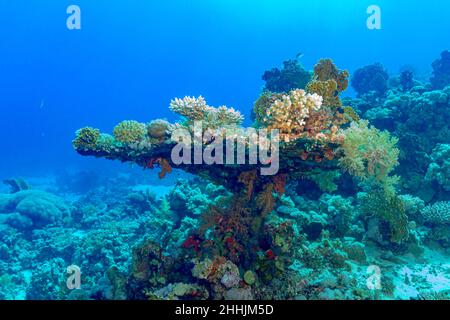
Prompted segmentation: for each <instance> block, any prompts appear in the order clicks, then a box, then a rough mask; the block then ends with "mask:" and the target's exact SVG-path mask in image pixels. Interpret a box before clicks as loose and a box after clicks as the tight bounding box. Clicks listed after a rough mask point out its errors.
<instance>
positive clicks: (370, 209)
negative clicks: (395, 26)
mask: <svg viewBox="0 0 450 320" xmlns="http://www.w3.org/2000/svg"><path fill="white" fill-rule="evenodd" d="M374 74H375V75H374ZM386 75H387V74H385V73H384V69H383V68H382V67H380V66H371V67H368V68H364V69H362V70H360V72H359V74H358V77H362V78H361V83H358V84H360V85H361V88H362V89H361V90H362V91H361V92H360V93H359V96H358V98H357V99H349V98H348V99H341V94H342V92H343V91H344V90H345V89H346V88H347V86H348V76H349V74H348V72H346V71H342V70H339V69H338V68H337V67H336V66H335V65H334V64H333V62H332V61H331V60H330V59H323V60H320V61H319V62H318V63H317V65H316V66H315V68H314V71H313V72H308V71H305V70H304V69H303V68H302V67H301V66H300V65H299V63H298V61H291V62H288V63H285V64H284V68H283V69H282V70H278V69H274V70H271V71H269V72H267V73H266V74H265V77H267V82H266V88H265V90H264V92H263V93H262V94H261V96H260V97H259V99H258V100H257V101H256V102H255V105H254V108H253V116H254V122H255V123H254V124H253V126H252V127H250V128H243V127H241V125H242V122H243V117H242V115H241V114H240V113H239V112H238V111H236V110H234V109H232V108H227V107H219V108H214V107H211V106H208V105H207V103H206V101H205V100H204V99H203V98H202V97H199V98H191V97H186V98H184V99H175V100H173V101H172V102H171V104H170V109H171V110H172V111H174V112H175V113H177V114H179V115H180V116H181V119H180V120H179V122H177V123H170V122H168V121H166V120H162V119H156V120H153V121H150V122H149V123H147V124H144V123H139V122H136V121H124V122H121V123H120V124H118V125H117V126H116V127H115V129H114V130H113V135H109V134H105V133H101V132H100V131H99V130H97V129H94V128H91V127H86V128H84V129H81V130H79V131H78V132H77V134H76V137H75V140H74V141H73V147H74V148H75V150H76V151H77V152H78V153H79V154H81V155H83V156H95V157H102V158H106V159H110V160H119V161H122V162H128V163H132V164H136V165H137V166H139V167H142V168H143V169H145V170H147V169H154V168H157V169H158V172H157V173H156V174H155V175H148V171H143V172H142V171H139V172H138V170H131V172H132V173H130V174H128V175H123V174H120V173H111V172H109V173H104V174H103V175H101V174H100V173H98V172H96V173H95V174H94V175H90V174H82V173H76V174H75V176H76V177H77V178H78V180H76V179H75V180H74V178H73V177H70V176H68V177H60V181H59V182H58V183H59V184H60V185H65V188H62V187H60V188H54V189H52V190H55V191H54V192H57V195H56V194H51V193H49V192H45V191H42V190H39V188H36V187H35V184H34V183H33V187H34V188H33V189H28V188H26V187H25V186H26V185H27V184H23V183H21V182H20V181H19V180H10V181H8V184H9V185H10V186H12V188H11V193H7V194H0V298H1V299H24V298H28V299H114V300H123V299H143V300H146V299H158V300H160V299H166V300H200V299H243V300H245V299H298V300H304V299H319V300H321V299H422V298H430V297H439V298H440V297H445V296H446V292H447V291H446V290H447V289H448V287H449V286H450V277H449V275H448V268H449V267H450V265H449V264H448V250H449V248H450V225H449V204H448V199H449V198H448V196H449V190H448V188H447V185H448V179H447V176H448V175H447V171H448V170H447V167H448V165H447V162H448V161H447V160H448V158H449V157H448V150H449V147H448V137H449V135H448V132H449V131H448V126H447V122H446V121H447V120H448V115H449V110H450V108H449V98H448V97H449V94H450V91H449V90H450V89H449V88H443V89H442V90H434V91H433V90H432V87H431V85H429V84H421V83H419V82H418V81H417V80H415V79H413V78H412V77H411V74H406V73H405V74H403V75H400V76H399V77H395V78H394V77H393V78H392V79H391V80H392V81H390V82H387V77H386ZM355 79H356V77H353V81H357V80H355ZM394 80H395V81H394ZM269 90H271V91H274V92H269ZM368 118H369V120H370V121H371V124H369V122H368V121H367V120H364V119H368ZM195 121H202V128H201V131H200V133H201V134H202V138H203V139H199V140H197V141H192V140H189V142H187V143H186V144H187V145H188V146H192V145H194V144H195V143H199V141H200V143H199V144H200V146H201V147H202V151H203V149H205V150H206V148H208V147H210V146H211V145H214V143H216V140H218V138H219V136H220V134H222V133H223V132H224V130H230V132H232V133H233V134H235V135H236V136H239V135H241V134H242V132H243V131H245V130H249V129H266V130H272V129H273V130H280V138H281V139H280V140H281V141H279V145H278V149H277V151H279V170H278V172H277V173H275V174H274V175H262V174H261V172H260V170H259V169H261V168H262V167H263V166H264V165H265V164H262V163H256V164H255V163H248V164H239V165H237V164H225V163H215V164H214V165H209V164H206V163H201V164H198V163H195V164H194V163H192V162H190V163H189V162H186V163H178V162H177V163H175V162H174V161H173V160H172V157H171V151H172V150H173V147H174V146H175V145H177V143H179V141H178V140H176V141H173V140H172V133H173V132H174V131H175V130H176V129H182V130H185V132H188V133H189V134H194V139H195V138H196V136H195V131H196V130H195V129H194V127H193V125H194V122H195ZM208 129H212V131H213V133H212V134H211V135H210V137H209V138H205V137H204V136H203V134H205V133H206V132H208V131H209V130H208ZM389 131H391V133H392V134H390V133H389ZM197 133H198V132H197ZM191 138H192V137H191ZM446 139H447V140H446ZM252 142H253V141H251V140H248V141H246V142H245V144H244V147H245V152H246V155H249V154H250V147H251V143H252ZM266 142H267V141H266V140H264V139H263V140H262V149H264V148H265V147H266V146H267V145H266V144H265V143H266ZM219 144H220V142H219ZM190 160H192V158H191V157H190ZM270 161H273V158H270V159H269V163H270ZM399 162H400V164H401V166H397V165H398V163H399ZM183 171H184V172H183ZM191 174H193V175H191ZM162 178H164V180H163V181H160V180H159V179H162ZM79 185H82V186H84V188H80V187H79ZM413 186H415V188H413ZM430 190H431V191H430ZM425 191H428V193H427V192H425ZM399 193H401V194H399ZM61 197H64V199H62V198H61ZM430 200H433V201H430ZM72 264H75V265H77V266H79V268H80V270H81V271H82V286H81V289H76V290H70V289H69V288H67V286H66V283H65V281H66V279H67V274H66V270H67V267H68V266H69V265H72ZM373 266H377V267H378V268H380V270H381V271H382V279H381V281H382V287H381V288H377V289H371V288H370V287H368V286H367V280H368V279H369V277H370V270H372V269H371V268H372V267H373Z"/></svg>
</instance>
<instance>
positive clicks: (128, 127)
mask: <svg viewBox="0 0 450 320" xmlns="http://www.w3.org/2000/svg"><path fill="white" fill-rule="evenodd" d="M113 133H114V137H115V138H116V140H117V141H119V142H123V143H129V144H131V143H139V142H141V141H143V140H144V139H145V137H146V135H147V128H146V126H145V124H143V123H139V122H137V121H133V120H126V121H122V122H120V123H119V124H118V125H117V126H116V127H115V128H114V131H113Z"/></svg>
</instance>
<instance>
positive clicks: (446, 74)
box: [430, 50, 450, 89]
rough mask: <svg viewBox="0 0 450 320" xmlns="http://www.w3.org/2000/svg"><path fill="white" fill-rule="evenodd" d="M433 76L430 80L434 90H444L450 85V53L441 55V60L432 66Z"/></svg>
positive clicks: (446, 52) (444, 52)
mask: <svg viewBox="0 0 450 320" xmlns="http://www.w3.org/2000/svg"><path fill="white" fill-rule="evenodd" d="M432 67H433V75H432V77H431V78H430V82H431V85H432V86H433V88H434V89H443V88H445V87H446V86H449V85H450V51H448V50H446V51H443V52H442V53H441V58H440V59H437V60H436V61H434V62H433V64H432Z"/></svg>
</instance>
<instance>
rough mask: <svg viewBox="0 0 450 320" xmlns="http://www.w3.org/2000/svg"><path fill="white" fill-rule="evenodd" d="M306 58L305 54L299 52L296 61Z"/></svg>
mask: <svg viewBox="0 0 450 320" xmlns="http://www.w3.org/2000/svg"><path fill="white" fill-rule="evenodd" d="M303 56H304V54H303V52H299V53H297V55H296V56H295V59H297V60H298V59H300V58H302V57H303Z"/></svg>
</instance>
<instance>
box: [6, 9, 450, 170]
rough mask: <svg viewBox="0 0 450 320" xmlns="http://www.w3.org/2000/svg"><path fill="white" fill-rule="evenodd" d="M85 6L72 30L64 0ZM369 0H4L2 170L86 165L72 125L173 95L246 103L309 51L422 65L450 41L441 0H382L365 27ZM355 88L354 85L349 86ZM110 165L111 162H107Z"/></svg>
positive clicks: (350, 60)
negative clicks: (284, 65) (274, 71)
mask: <svg viewBox="0 0 450 320" xmlns="http://www.w3.org/2000/svg"><path fill="white" fill-rule="evenodd" d="M71 4H76V5H79V6H80V8H81V9H82V29H81V30H72V31H71V30H68V29H67V27H66V19H67V17H68V15H67V14H66V9H67V7H68V6H69V5H71ZM371 4H372V1H365V0H361V1H359V0H358V1H352V0H344V1H332V0H324V1H297V0H284V1H276V2H274V1H269V0H263V1H238V0H232V1H229V0H223V1H222V0H219V1H207V0H200V1H194V2H192V1H170V2H163V3H161V2H156V1H146V0H136V1H133V2H132V3H128V2H127V3H125V2H123V1H106V0H105V1H103V0H99V1H95V2H92V1H58V2H57V3H56V2H55V1H51V0H48V1H47V0H45V1H37V0H32V1H26V0H18V1H14V2H11V1H2V2H1V3H0V21H1V23H2V29H1V41H0V45H1V59H0V70H1V72H0V97H1V103H0V105H1V109H0V112H1V116H0V121H1V122H0V134H1V136H2V137H5V138H3V139H1V140H0V143H1V145H0V150H2V151H1V152H2V156H1V157H0V164H1V165H0V168H1V169H0V171H1V175H2V176H4V175H5V174H6V175H11V174H15V175H23V174H28V175H29V174H34V173H36V172H43V173H46V172H51V171H52V170H54V169H55V168H64V167H66V166H68V165H74V166H89V165H95V164H93V163H94V162H95V161H93V160H92V159H88V160H84V159H80V157H78V156H77V155H76V154H75V153H74V152H73V150H72V147H71V144H70V141H71V140H72V139H73V135H74V132H75V130H76V129H78V128H80V127H82V126H86V125H95V126H97V127H99V128H100V129H102V130H107V131H110V130H112V127H113V126H114V125H115V124H116V123H117V122H119V121H120V120H122V119H136V120H139V121H147V120H149V119H152V118H154V117H167V118H168V119H173V115H172V114H171V113H170V112H169V110H168V104H169V102H170V100H171V99H173V98H174V97H184V96H185V95H195V96H198V95H203V96H204V97H205V98H207V99H208V101H209V103H210V104H211V105H222V104H224V105H227V106H233V107H235V108H237V109H239V110H242V112H243V114H244V115H245V116H246V117H247V118H249V113H250V109H251V107H252V105H253V102H254V101H255V100H256V99H257V97H258V95H259V92H260V90H261V88H262V86H263V81H262V80H261V75H262V74H263V72H264V71H265V70H267V69H270V68H272V67H273V66H278V65H280V64H281V62H282V61H284V60H286V59H289V58H293V57H295V55H296V54H297V53H299V52H302V53H304V57H303V58H302V63H303V64H304V65H305V67H307V68H309V69H310V68H312V66H313V65H314V64H315V63H316V61H317V60H318V59H319V58H322V57H331V58H333V60H334V61H335V62H336V64H337V65H339V66H342V68H345V69H348V70H350V71H354V70H355V69H356V68H358V67H360V66H363V65H367V64H370V63H374V62H382V63H383V64H384V65H385V66H386V68H387V69H388V70H389V71H390V72H392V73H396V72H398V70H399V68H400V67H401V66H402V65H406V64H410V65H414V66H415V67H416V68H417V69H418V70H420V71H421V72H423V73H426V72H429V71H430V70H431V67H430V63H431V61H433V60H434V59H435V58H436V57H437V56H438V55H439V53H440V52H441V51H442V50H444V49H445V47H446V46H448V43H449V40H450V39H449V35H448V32H447V30H448V29H449V27H450V22H449V21H450V19H449V15H450V13H449V10H446V9H445V6H446V5H447V4H445V3H443V2H442V1H427V2H424V1H419V0H417V1H416V0H415V1H406V0H404V1H403V0H400V1H395V2H394V1H383V0H380V1H377V3H376V4H378V5H379V6H380V7H381V8H382V10H383V11H382V30H375V31H372V30H368V29H367V27H366V19H367V17H368V15H367V14H366V9H367V7H368V6H369V5H371ZM348 94H350V92H349V93H348ZM102 165H104V164H102Z"/></svg>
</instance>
